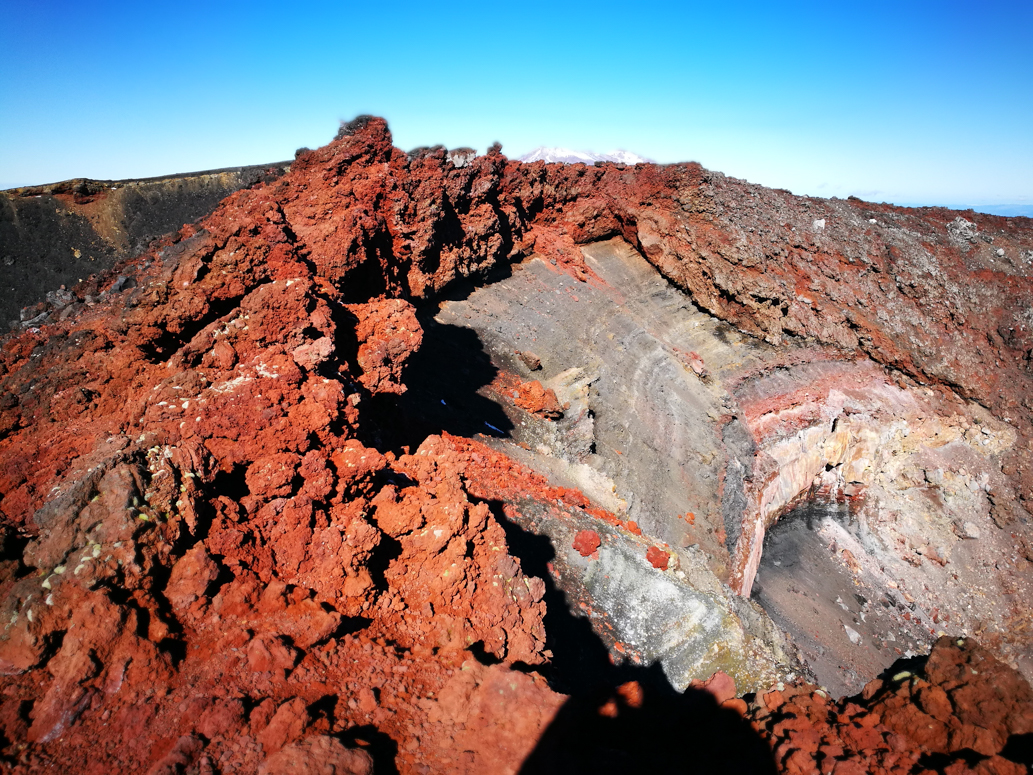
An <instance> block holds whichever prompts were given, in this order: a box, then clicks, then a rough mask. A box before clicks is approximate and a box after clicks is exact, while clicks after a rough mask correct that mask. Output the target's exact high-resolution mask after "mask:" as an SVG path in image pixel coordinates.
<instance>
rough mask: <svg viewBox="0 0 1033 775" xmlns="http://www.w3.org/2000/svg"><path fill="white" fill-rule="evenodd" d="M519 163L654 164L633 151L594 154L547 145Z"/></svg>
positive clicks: (538, 148) (526, 155) (527, 154)
mask: <svg viewBox="0 0 1033 775" xmlns="http://www.w3.org/2000/svg"><path fill="white" fill-rule="evenodd" d="M517 161H522V162H532V161H544V162H546V163H547V164H553V163H556V162H560V163H562V164H595V163H596V162H597V161H610V162H616V163H618V164H653V163H654V162H653V160H652V159H647V158H645V157H643V156H639V155H638V154H637V153H632V152H631V151H624V150H616V151H610V152H608V153H593V152H591V151H574V150H571V149H570V148H551V147H548V146H545V145H540V146H538V147H537V148H535V149H534V150H533V151H530V152H529V153H525V154H524V155H523V156H521V157H519V158H518V159H517Z"/></svg>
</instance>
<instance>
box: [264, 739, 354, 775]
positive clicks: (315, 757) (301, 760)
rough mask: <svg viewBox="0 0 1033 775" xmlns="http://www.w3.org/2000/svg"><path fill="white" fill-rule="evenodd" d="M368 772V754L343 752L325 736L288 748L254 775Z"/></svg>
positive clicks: (330, 774) (324, 774)
mask: <svg viewBox="0 0 1033 775" xmlns="http://www.w3.org/2000/svg"><path fill="white" fill-rule="evenodd" d="M372 772H373V759H372V758H371V757H370V755H369V754H368V753H366V752H365V751H362V750H357V749H354V748H345V747H344V746H343V745H342V744H341V742H340V741H339V740H337V739H336V738H334V737H327V736H326V735H317V736H315V737H309V738H306V739H305V740H303V741H301V742H300V743H295V744H293V745H288V746H286V747H284V748H283V749H282V750H280V751H279V753H276V754H274V755H273V756H270V757H269V758H268V759H266V760H265V761H264V762H262V764H261V766H260V767H259V768H258V775H371V773H372Z"/></svg>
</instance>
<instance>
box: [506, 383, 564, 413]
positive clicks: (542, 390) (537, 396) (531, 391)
mask: <svg viewBox="0 0 1033 775" xmlns="http://www.w3.org/2000/svg"><path fill="white" fill-rule="evenodd" d="M514 401H515V403H516V405H517V406H519V407H520V408H521V409H524V410H525V411H528V412H530V413H531V414H536V415H538V416H539V417H545V418H548V419H550V420H558V419H559V418H560V417H562V416H563V407H562V406H560V402H559V399H557V398H556V393H555V392H554V391H553V389H552V388H546V387H543V386H542V383H541V382H539V381H538V380H532V381H531V382H524V383H522V384H521V385H519V386H518V387H517V389H516V395H515V396H514Z"/></svg>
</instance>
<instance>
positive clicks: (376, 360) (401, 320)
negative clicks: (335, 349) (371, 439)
mask: <svg viewBox="0 0 1033 775" xmlns="http://www.w3.org/2000/svg"><path fill="white" fill-rule="evenodd" d="M348 309H350V310H351V311H352V312H353V313H355V315H356V317H357V318H358V319H359V324H358V325H357V326H356V327H355V336H356V337H357V338H358V340H359V342H360V344H359V350H358V353H357V355H356V360H357V361H358V364H359V368H360V369H362V376H360V377H359V381H360V382H361V383H362V384H363V386H364V387H365V388H366V389H367V390H369V392H371V393H404V392H405V385H404V384H402V382H401V372H402V367H403V366H404V365H405V361H406V359H407V358H408V357H409V356H410V355H411V354H412V353H413V351H415V350H416V349H417V348H418V347H419V346H420V342H421V341H422V340H423V329H422V328H421V327H420V324H419V322H418V321H417V320H416V314H415V310H414V309H413V306H412V305H411V304H409V303H408V302H406V301H403V300H401V299H386V300H383V301H375V302H372V303H370V304H352V305H349V306H348Z"/></svg>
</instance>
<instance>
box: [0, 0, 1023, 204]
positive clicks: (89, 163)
mask: <svg viewBox="0 0 1033 775" xmlns="http://www.w3.org/2000/svg"><path fill="white" fill-rule="evenodd" d="M0 12H2V18H3V23H2V24H0V50H2V51H3V52H4V55H3V57H2V59H0V188H7V187H12V186H16V185H26V184H32V183H44V182H52V181H56V180H62V179H65V178H70V177H95V178H123V177H143V176H151V175H161V174H166V173H172V172H185V171H193V170H200V169H209V168H216V167H227V166H235V165H241V164H254V163H260V162H265V161H275V160H280V159H287V158H292V157H293V154H294V150H295V149H296V148H298V147H300V146H311V147H315V146H318V145H322V144H324V143H326V142H327V141H328V140H329V139H330V138H331V137H332V136H333V134H334V132H335V131H336V128H337V124H338V122H339V121H340V120H341V119H349V118H351V117H353V116H355V115H357V114H359V113H374V114H377V115H382V116H384V117H385V118H387V119H388V121H389V122H390V124H391V129H392V132H393V134H394V138H395V143H396V145H398V146H400V147H402V148H406V149H408V148H412V147H415V146H418V145H432V144H435V143H442V144H445V145H447V146H450V147H457V146H461V145H469V146H472V147H474V148H477V149H484V148H485V147H487V146H488V145H489V144H491V143H492V142H493V141H496V140H498V141H500V142H501V143H502V144H503V151H504V152H505V153H507V155H510V156H518V155H520V154H521V153H524V152H526V151H528V150H530V149H532V148H533V147H535V146H538V145H561V146H567V147H571V148H577V149H586V150H596V151H606V150H610V149H612V148H618V147H619V148H626V149H628V150H632V151H635V152H636V153H639V154H642V155H644V156H648V157H651V158H653V159H656V160H657V161H661V162H673V161H688V160H692V161H699V162H701V163H702V164H704V165H705V166H707V167H709V168H710V169H715V170H720V171H722V172H724V173H726V174H728V175H733V176H735V177H740V178H745V179H747V180H750V181H753V182H757V183H762V184H764V185H768V186H773V187H781V188H788V189H790V190H792V191H793V192H795V193H800V194H811V195H817V196H847V195H850V194H854V195H857V196H860V197H862V198H865V199H872V200H876V201H891V202H900V203H942V204H982V203H1000V202H1008V203H1014V202H1019V203H1033V44H1031V39H1033V2H1030V1H1029V0H1025V1H1024V2H982V3H951V2H941V3H930V2H907V1H906V0H898V2H893V3H890V2H879V0H870V2H865V3H857V2H847V3H836V2H822V3H817V2H814V3H806V2H802V3H737V2H728V1H726V2H713V1H711V2H707V3H693V2H681V3H667V2H650V0H643V1H642V2H638V3H634V4H632V3H621V4H616V3H606V2H593V3H557V2H553V3H539V2H520V3H515V2H512V3H507V2H502V3H495V4H490V3H451V4H417V3H391V2H381V3H373V2H365V3H361V4H360V3H346V2H336V3H335V2H296V3H292V4H290V7H288V4H287V3H267V2H262V1H261V0H254V1H252V2H224V3H219V2H208V3H200V2H193V0H183V1H182V2H177V3H168V2H162V1H161V0H157V1H155V2H148V3H141V2H139V0H136V1H135V2H132V3H116V2H90V1H89V0H80V2H74V3H73V2H51V1H49V0H33V2H15V0H0Z"/></svg>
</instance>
